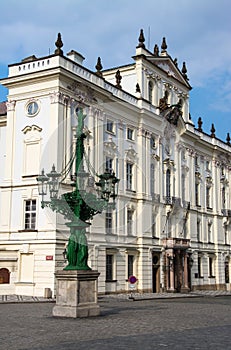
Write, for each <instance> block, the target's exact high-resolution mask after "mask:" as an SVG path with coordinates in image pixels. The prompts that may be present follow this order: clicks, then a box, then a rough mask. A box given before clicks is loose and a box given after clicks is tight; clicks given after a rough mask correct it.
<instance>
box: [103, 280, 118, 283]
mask: <svg viewBox="0 0 231 350" xmlns="http://www.w3.org/2000/svg"><path fill="white" fill-rule="evenodd" d="M105 282H106V283H116V282H117V280H106V281H105Z"/></svg>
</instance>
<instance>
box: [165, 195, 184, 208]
mask: <svg viewBox="0 0 231 350" xmlns="http://www.w3.org/2000/svg"><path fill="white" fill-rule="evenodd" d="M164 202H165V205H174V206H177V207H181V199H180V198H178V197H171V196H165V197H164Z"/></svg>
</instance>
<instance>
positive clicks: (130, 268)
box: [127, 254, 135, 279]
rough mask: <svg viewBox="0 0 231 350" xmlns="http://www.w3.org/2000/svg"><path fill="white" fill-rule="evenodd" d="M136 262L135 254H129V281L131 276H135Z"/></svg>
mask: <svg viewBox="0 0 231 350" xmlns="http://www.w3.org/2000/svg"><path fill="white" fill-rule="evenodd" d="M131 260H132V261H131ZM134 262H135V256H134V254H128V255H127V279H129V277H130V276H133V275H134Z"/></svg>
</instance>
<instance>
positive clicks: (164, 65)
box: [148, 56, 191, 88]
mask: <svg viewBox="0 0 231 350" xmlns="http://www.w3.org/2000/svg"><path fill="white" fill-rule="evenodd" d="M148 60H149V61H150V62H152V63H153V64H154V65H155V66H157V67H158V68H160V69H161V70H163V71H164V72H166V73H167V75H168V76H169V77H173V78H175V79H177V80H178V81H179V82H181V83H182V84H184V85H186V86H187V87H188V88H191V86H190V84H189V83H188V82H187V80H186V79H185V78H184V77H183V75H182V73H181V71H180V70H179V68H178V66H177V65H176V64H175V63H174V62H173V60H172V59H171V57H170V56H166V57H165V56H164V57H161V56H159V57H148Z"/></svg>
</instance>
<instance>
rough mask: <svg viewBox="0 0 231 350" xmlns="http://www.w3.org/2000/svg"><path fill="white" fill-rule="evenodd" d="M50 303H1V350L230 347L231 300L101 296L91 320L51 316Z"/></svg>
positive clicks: (226, 298) (220, 348) (220, 298)
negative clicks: (135, 299)
mask: <svg viewBox="0 0 231 350" xmlns="http://www.w3.org/2000/svg"><path fill="white" fill-rule="evenodd" d="M53 306H54V303H49V302H48V303H12V304H7V303H6V304H1V305H0V310H1V312H0V322H1V328H0V348H1V349H3V350H8V349H9V350H16V349H17V350H19V349H24V350H26V349H28V350H29V349H33V350H70V349H78V350H79V349H90V350H91V349H100V350H104V349H105V350H106V349H110V350H113V349H143V350H146V349H171V350H174V349H178V350H179V349H191V350H192V349H193V350H194V349H210V350H211V349H219V350H223V349H225V350H227V349H231V297H230V296H225V297H224V296H220V297H207V296H204V297H197V298H172V299H165V300H164V299H156V300H139V301H132V300H128V299H123V300H119V299H116V298H104V297H102V298H100V306H101V315H100V316H99V317H95V318H84V319H64V318H53V317H52V308H53Z"/></svg>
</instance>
